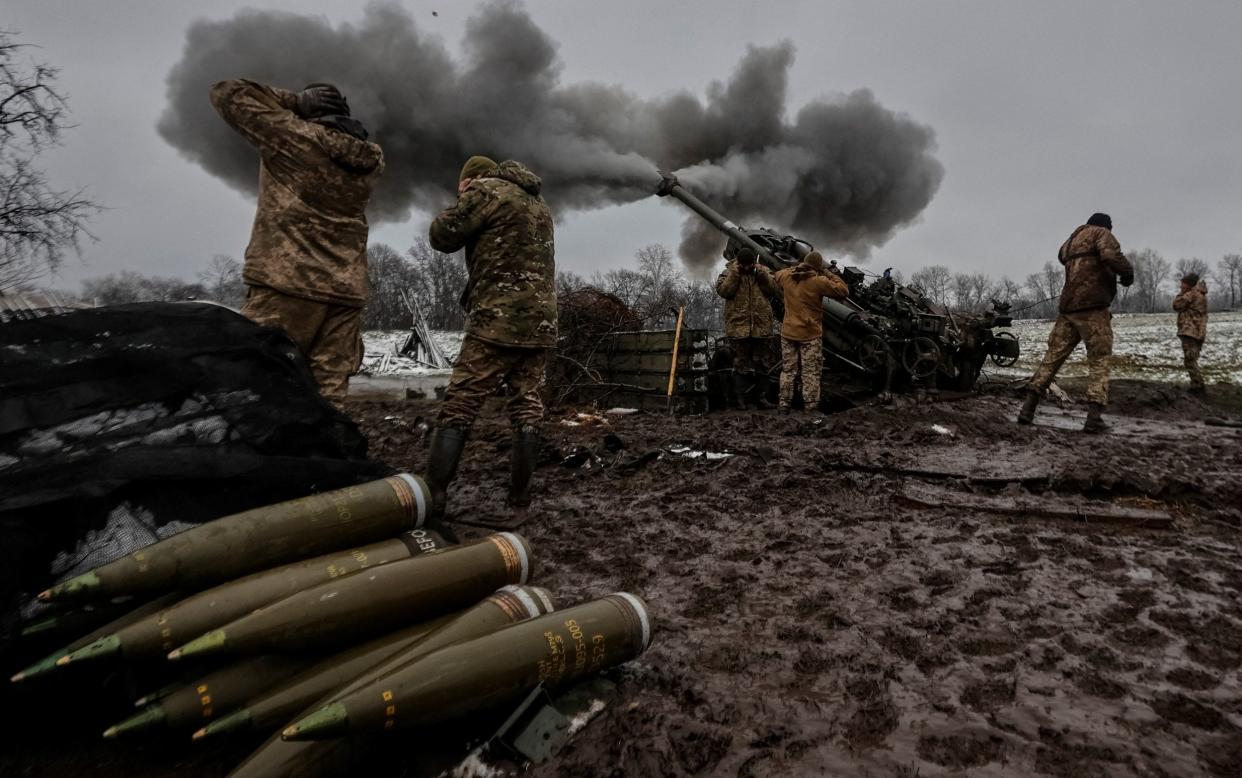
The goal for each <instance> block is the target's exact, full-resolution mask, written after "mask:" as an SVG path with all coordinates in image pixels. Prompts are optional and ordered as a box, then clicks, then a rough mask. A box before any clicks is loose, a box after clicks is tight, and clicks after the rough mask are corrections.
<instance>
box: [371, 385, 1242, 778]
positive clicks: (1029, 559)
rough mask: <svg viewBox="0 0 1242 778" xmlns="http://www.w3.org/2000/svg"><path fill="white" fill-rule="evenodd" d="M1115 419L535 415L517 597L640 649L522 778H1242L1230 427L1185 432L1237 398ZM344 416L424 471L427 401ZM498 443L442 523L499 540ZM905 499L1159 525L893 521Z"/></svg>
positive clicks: (1241, 652) (1140, 397)
mask: <svg viewBox="0 0 1242 778" xmlns="http://www.w3.org/2000/svg"><path fill="white" fill-rule="evenodd" d="M1072 388H1073V387H1071V389H1072ZM1113 392H1114V408H1113V411H1114V423H1115V428H1114V432H1113V433H1112V434H1110V435H1108V436H1103V437H1091V436H1085V435H1083V434H1082V433H1081V432H1079V431H1078V430H1077V427H1078V426H1080V425H1081V418H1082V417H1083V415H1084V407H1083V406H1082V405H1079V404H1073V403H1071V404H1069V405H1068V406H1067V407H1066V408H1064V409H1062V408H1058V407H1057V406H1056V404H1055V403H1053V404H1051V405H1049V406H1046V407H1045V408H1044V409H1042V411H1041V415H1040V417H1039V419H1038V421H1037V424H1036V425H1035V426H1033V427H1025V428H1024V427H1018V426H1016V425H1015V424H1013V423H1012V421H1011V419H1012V417H1013V416H1014V414H1015V413H1016V410H1017V405H1018V400H1017V398H1016V396H1015V395H1013V394H1012V393H1011V392H1009V391H1006V390H994V391H993V392H991V393H989V394H986V395H985V396H982V397H975V398H969V399H961V400H957V401H953V402H940V403H934V404H924V405H915V404H911V403H910V402H909V401H903V402H901V403H900V404H898V405H897V406H888V407H860V408H856V409H853V410H850V411H847V412H844V413H838V414H834V415H832V416H829V417H824V416H799V415H795V416H793V417H782V416H778V415H776V414H775V413H773V412H756V413H739V412H728V413H721V414H715V415H711V416H707V417H669V416H667V415H664V414H658V413H656V414H652V413H646V414H636V415H632V416H622V417H611V418H610V421H609V423H608V424H606V425H605V424H598V423H596V424H592V423H590V422H589V421H587V422H585V423H583V424H581V425H579V426H566V425H564V424H561V423H558V421H557V420H559V419H565V418H566V417H567V416H568V414H565V413H562V414H559V415H557V416H555V417H554V418H553V420H552V423H551V424H550V426H549V430H550V432H551V443H552V448H551V449H550V450H549V451H547V452H546V464H545V466H543V467H541V468H540V470H539V472H538V475H537V479H538V489H539V492H540V497H539V500H538V503H537V505H536V506H535V508H534V509H532V511H531V513H530V516H529V519H528V520H527V521H526V523H525V524H524V525H523V526H522V528H521V529H520V530H519V531H520V532H522V533H524V534H525V535H526V536H527V537H529V538H530V539H531V540H532V541H533V543H534V545H535V548H536V554H537V557H538V560H539V570H538V572H537V574H536V577H535V581H536V582H537V583H540V584H542V585H544V586H547V587H549V588H550V589H552V591H553V592H555V593H556V594H557V596H558V597H559V598H560V601H561V602H565V603H568V602H573V601H576V600H579V599H582V598H587V597H592V596H598V595H603V594H606V593H609V592H612V591H616V590H628V591H632V592H636V593H638V594H640V595H642V596H643V597H645V598H646V599H647V601H648V603H649V604H650V606H651V608H652V610H653V612H654V614H655V615H656V617H657V618H658V634H657V638H656V640H655V643H654V645H653V647H652V648H651V649H650V651H649V652H648V653H647V654H646V655H645V656H644V657H643V658H642V659H641V660H640V661H638V662H636V663H634V664H632V665H630V666H628V667H627V668H625V669H624V670H622V671H620V672H618V673H617V677H618V678H619V679H621V691H622V695H623V696H622V701H621V702H620V703H619V704H617V705H614V706H612V707H611V708H610V709H609V710H608V711H607V712H606V713H605V714H603V716H602V717H601V718H600V719H598V720H597V721H596V722H595V723H593V724H592V725H591V726H590V727H589V728H588V729H587V730H585V731H584V732H583V733H582V734H581V735H579V736H578V737H577V738H576V740H575V741H574V742H573V744H572V745H571V746H570V747H569V748H568V749H567V750H566V751H565V752H563V753H562V754H561V755H560V756H559V757H558V758H556V759H555V760H554V761H553V762H551V763H549V764H547V765H545V766H543V767H541V768H538V769H537V770H536V771H535V774H537V775H549V776H551V775H571V776H572V775H581V776H598V775H634V776H639V775H643V776H650V775H740V776H758V775H809V774H833V775H877V776H880V775H886V776H887V775H908V776H914V775H919V776H930V775H940V774H948V773H957V772H962V771H969V772H970V774H972V775H1028V774H1043V775H1054V776H1075V775H1091V776H1097V775H1169V776H1189V775H1237V774H1238V771H1239V769H1240V768H1239V765H1242V684H1240V678H1239V667H1240V666H1242V597H1240V595H1242V553H1240V548H1239V528H1240V526H1242V430H1239V429H1230V428H1222V427H1211V426H1205V425H1204V424H1203V423H1202V421H1201V419H1202V418H1203V417H1204V416H1210V415H1231V414H1232V415H1235V416H1236V415H1237V414H1238V410H1239V405H1240V404H1242V403H1240V402H1239V401H1240V400H1242V393H1239V392H1238V391H1237V390H1232V389H1230V388H1222V389H1220V390H1219V391H1217V392H1216V393H1215V398H1214V400H1212V401H1210V402H1208V403H1207V404H1204V403H1202V402H1200V401H1198V400H1196V399H1192V398H1189V397H1187V396H1186V395H1185V394H1184V393H1183V392H1182V391H1181V389H1179V388H1176V387H1173V386H1168V385H1153V384H1140V383H1127V382H1117V383H1115V384H1114V389H1113ZM352 411H353V412H354V414H355V415H356V416H357V417H358V418H359V419H360V420H361V421H362V423H363V426H364V427H365V429H366V430H367V432H368V435H369V437H370V440H371V442H372V446H373V453H374V455H375V456H377V457H379V458H381V459H384V460H386V461H388V462H390V463H391V464H393V465H396V466H400V467H403V468H408V469H411V470H413V471H416V472H417V471H421V470H422V466H423V461H424V457H425V455H426V448H425V446H424V441H423V436H424V434H425V430H424V427H423V426H421V425H420V424H419V423H418V420H419V417H420V416H421V417H426V416H430V415H431V414H432V413H434V404H432V403H418V402H414V403H408V404H397V403H364V404H362V403H360V404H357V405H355V406H354V407H353V408H352ZM933 425H940V427H941V428H942V430H941V431H936V430H934V429H933ZM946 433H947V434H946ZM610 434H611V435H613V436H615V438H609V437H607V436H608V435H610ZM618 443H619V444H621V445H622V446H623V448H618ZM507 445H508V438H507V430H506V428H505V425H504V421H503V418H502V417H501V409H500V408H499V407H497V408H492V409H489V412H488V414H487V415H486V417H485V418H484V419H483V420H481V422H480V423H479V424H478V426H477V427H476V430H475V434H474V436H473V438H472V440H471V442H470V444H469V446H468V448H467V451H466V455H465V459H464V462H463V464H462V468H461V472H460V475H459V482H458V485H457V487H456V489H455V490H454V492H453V499H452V508H451V510H452V513H453V514H454V515H456V516H457V517H458V518H461V519H466V520H477V519H479V518H488V517H492V518H500V519H506V518H509V517H510V516H509V514H507V513H506V512H505V510H504V509H503V508H500V507H498V506H500V505H502V497H503V493H504V484H505V478H506V471H505V466H506V463H507ZM679 447H689V449H690V450H691V452H694V451H702V452H719V453H730V454H732V455H733V456H729V457H725V458H714V457H707V456H700V457H691V456H688V455H686V454H677V453H672V451H671V450H673V449H678V448H679ZM652 452H655V453H652ZM563 459H567V460H568V462H567V463H564V464H562V463H561V461H562V460H563ZM923 484H926V485H927V486H928V487H929V488H931V489H933V490H939V493H941V494H944V495H946V496H947V497H948V499H947V500H946V501H952V498H953V497H954V496H955V495H968V494H973V495H985V496H989V495H992V496H994V495H1000V496H1001V497H1002V499H1003V498H1005V497H1007V496H1008V497H1014V496H1024V495H1027V494H1034V495H1042V496H1043V498H1045V500H1046V501H1048V502H1051V503H1060V502H1065V501H1067V500H1072V501H1076V502H1082V501H1083V499H1089V500H1092V501H1098V502H1096V503H1095V505H1096V506H1099V505H1100V504H1102V503H1104V502H1110V503H1112V504H1114V505H1118V506H1122V507H1123V508H1125V509H1146V510H1157V511H1167V512H1168V513H1169V514H1171V515H1172V516H1173V517H1174V522H1173V524H1172V526H1171V527H1169V528H1146V527H1143V526H1138V525H1133V524H1115V523H1094V522H1083V521H1071V520H1058V519H1033V518H1025V517H1022V516H1017V515H1007V514H1005V513H994V512H993V513H984V512H980V511H978V510H967V509H957V508H944V507H938V508H928V507H919V506H916V505H913V504H911V503H910V502H909V501H907V500H905V499H904V498H903V497H902V495H903V492H906V491H908V490H909V489H910V488H911V487H912V486H915V487H916V486H921V485H923ZM481 532H484V530H481V529H467V530H466V531H465V534H467V535H469V534H473V533H481Z"/></svg>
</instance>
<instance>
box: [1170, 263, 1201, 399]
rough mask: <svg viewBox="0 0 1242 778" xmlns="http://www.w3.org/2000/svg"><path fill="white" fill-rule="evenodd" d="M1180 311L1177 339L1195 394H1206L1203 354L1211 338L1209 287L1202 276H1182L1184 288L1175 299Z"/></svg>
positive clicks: (1175, 305)
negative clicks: (1209, 336)
mask: <svg viewBox="0 0 1242 778" xmlns="http://www.w3.org/2000/svg"><path fill="white" fill-rule="evenodd" d="M1173 310H1175V311H1177V337H1178V338H1180V339H1181V341H1182V358H1183V362H1184V364H1185V365H1186V372H1187V373H1189V374H1190V389H1189V390H1188V391H1189V392H1190V393H1191V394H1206V393H1207V387H1205V386H1204V385H1203V371H1202V370H1200V369H1199V352H1200V350H1201V349H1202V348H1203V341H1204V340H1206V339H1207V284H1206V283H1205V282H1204V281H1203V280H1202V279H1200V278H1199V274H1198V273H1187V274H1186V275H1185V276H1183V277H1182V283H1181V289H1180V291H1179V292H1178V293H1177V297H1174V298H1173Z"/></svg>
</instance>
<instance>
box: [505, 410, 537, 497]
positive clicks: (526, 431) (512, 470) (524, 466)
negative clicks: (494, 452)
mask: <svg viewBox="0 0 1242 778" xmlns="http://www.w3.org/2000/svg"><path fill="white" fill-rule="evenodd" d="M542 446H543V436H542V435H540V434H539V430H537V429H535V428H534V427H532V426H529V425H528V426H525V427H522V428H521V429H517V430H514V431H513V453H512V454H511V455H510V456H511V457H512V459H511V460H510V466H509V498H508V503H509V505H510V506H512V507H514V508H525V507H527V506H528V505H530V481H531V478H532V477H533V476H534V475H535V468H536V467H537V466H538V465H539V449H540V448H541V447H542Z"/></svg>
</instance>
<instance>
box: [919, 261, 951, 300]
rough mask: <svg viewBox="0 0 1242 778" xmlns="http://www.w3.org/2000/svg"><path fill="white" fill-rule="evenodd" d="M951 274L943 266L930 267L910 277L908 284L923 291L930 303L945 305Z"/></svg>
mask: <svg viewBox="0 0 1242 778" xmlns="http://www.w3.org/2000/svg"><path fill="white" fill-rule="evenodd" d="M952 278H953V274H952V273H951V272H950V271H949V269H948V268H947V267H945V266H944V265H930V266H928V267H924V268H920V269H918V270H916V271H914V273H912V274H911V275H910V284H911V285H912V286H917V287H918V288H919V289H922V290H923V294H925V295H927V296H928V297H929V298H931V300H932V302H936V303H939V304H941V305H946V304H947V303H948V301H949V284H950V282H951V280H952Z"/></svg>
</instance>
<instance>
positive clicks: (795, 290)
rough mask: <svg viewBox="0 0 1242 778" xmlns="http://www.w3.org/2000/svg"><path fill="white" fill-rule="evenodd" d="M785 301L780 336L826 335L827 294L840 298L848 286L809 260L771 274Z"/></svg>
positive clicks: (810, 337)
mask: <svg viewBox="0 0 1242 778" xmlns="http://www.w3.org/2000/svg"><path fill="white" fill-rule="evenodd" d="M772 279H773V280H774V281H775V282H776V285H777V287H778V288H780V290H781V297H782V298H783V299H784V301H785V319H784V320H783V321H782V322H781V337H782V338H784V339H785V340H792V341H796V342H798V343H809V342H810V341H813V340H819V339H820V338H821V337H823V335H824V298H825V297H833V298H836V299H838V300H839V299H841V298H842V297H845V296H846V295H848V294H849V293H850V290H849V287H848V286H846V285H845V282H844V281H842V280H841V278H840V277H839V276H837V275H836V274H834V273H820V272H818V271H816V270H815V268H813V267H811V266H810V265H808V264H806V263H800V264H798V265H796V266H794V267H787V268H785V269H784V270H778V271H776V274H775V275H773V276H772Z"/></svg>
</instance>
